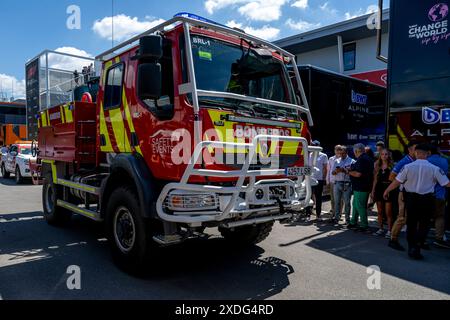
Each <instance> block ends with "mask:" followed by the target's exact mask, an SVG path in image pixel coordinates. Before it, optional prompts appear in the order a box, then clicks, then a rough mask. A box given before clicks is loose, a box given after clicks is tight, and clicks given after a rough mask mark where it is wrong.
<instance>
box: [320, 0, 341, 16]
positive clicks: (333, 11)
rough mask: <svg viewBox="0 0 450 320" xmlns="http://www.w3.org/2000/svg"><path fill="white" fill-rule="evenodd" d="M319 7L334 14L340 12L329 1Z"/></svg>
mask: <svg viewBox="0 0 450 320" xmlns="http://www.w3.org/2000/svg"><path fill="white" fill-rule="evenodd" d="M319 8H320V10H322V11H324V12H325V13H327V14H330V15H333V16H335V15H337V13H338V11H337V9H335V8H332V7H331V6H330V3H329V2H325V3H324V4H323V5H321V6H319Z"/></svg>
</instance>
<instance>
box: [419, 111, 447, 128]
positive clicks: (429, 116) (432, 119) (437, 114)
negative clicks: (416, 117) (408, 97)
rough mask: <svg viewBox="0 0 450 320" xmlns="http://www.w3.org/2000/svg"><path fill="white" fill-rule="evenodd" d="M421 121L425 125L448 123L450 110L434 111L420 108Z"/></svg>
mask: <svg viewBox="0 0 450 320" xmlns="http://www.w3.org/2000/svg"><path fill="white" fill-rule="evenodd" d="M422 121H423V123H425V124H438V123H443V124H448V123H450V109H449V108H445V109H441V110H440V111H436V110H434V109H432V108H429V107H424V108H422Z"/></svg>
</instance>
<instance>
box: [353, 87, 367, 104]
mask: <svg viewBox="0 0 450 320" xmlns="http://www.w3.org/2000/svg"><path fill="white" fill-rule="evenodd" d="M352 102H353V103H356V104H359V105H362V106H365V105H367V96H366V95H364V94H359V93H356V92H355V91H353V90H352Z"/></svg>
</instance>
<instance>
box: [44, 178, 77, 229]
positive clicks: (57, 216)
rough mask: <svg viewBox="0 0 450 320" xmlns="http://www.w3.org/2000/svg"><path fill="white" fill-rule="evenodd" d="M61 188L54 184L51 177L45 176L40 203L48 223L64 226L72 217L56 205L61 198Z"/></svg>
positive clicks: (68, 212)
mask: <svg viewBox="0 0 450 320" xmlns="http://www.w3.org/2000/svg"><path fill="white" fill-rule="evenodd" d="M61 193H62V190H61V188H60V187H58V186H56V185H55V184H54V183H53V181H52V179H51V178H46V179H45V181H44V185H43V187H42V205H43V209H44V219H45V221H47V223H48V224H49V225H52V226H64V225H66V224H67V223H68V222H69V221H70V218H71V217H72V213H71V212H70V211H68V210H66V209H64V208H61V207H58V206H57V205H56V203H57V201H58V199H61Z"/></svg>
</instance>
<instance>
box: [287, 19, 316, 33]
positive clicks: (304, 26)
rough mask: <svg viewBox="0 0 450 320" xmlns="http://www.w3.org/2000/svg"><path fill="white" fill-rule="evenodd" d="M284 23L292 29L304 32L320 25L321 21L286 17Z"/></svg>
mask: <svg viewBox="0 0 450 320" xmlns="http://www.w3.org/2000/svg"><path fill="white" fill-rule="evenodd" d="M286 25H287V26H288V27H289V28H291V29H293V30H297V31H301V32H305V31H308V30H312V29H317V28H319V27H320V26H321V23H310V22H307V21H304V20H300V21H294V20H292V19H288V20H287V21H286Z"/></svg>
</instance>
